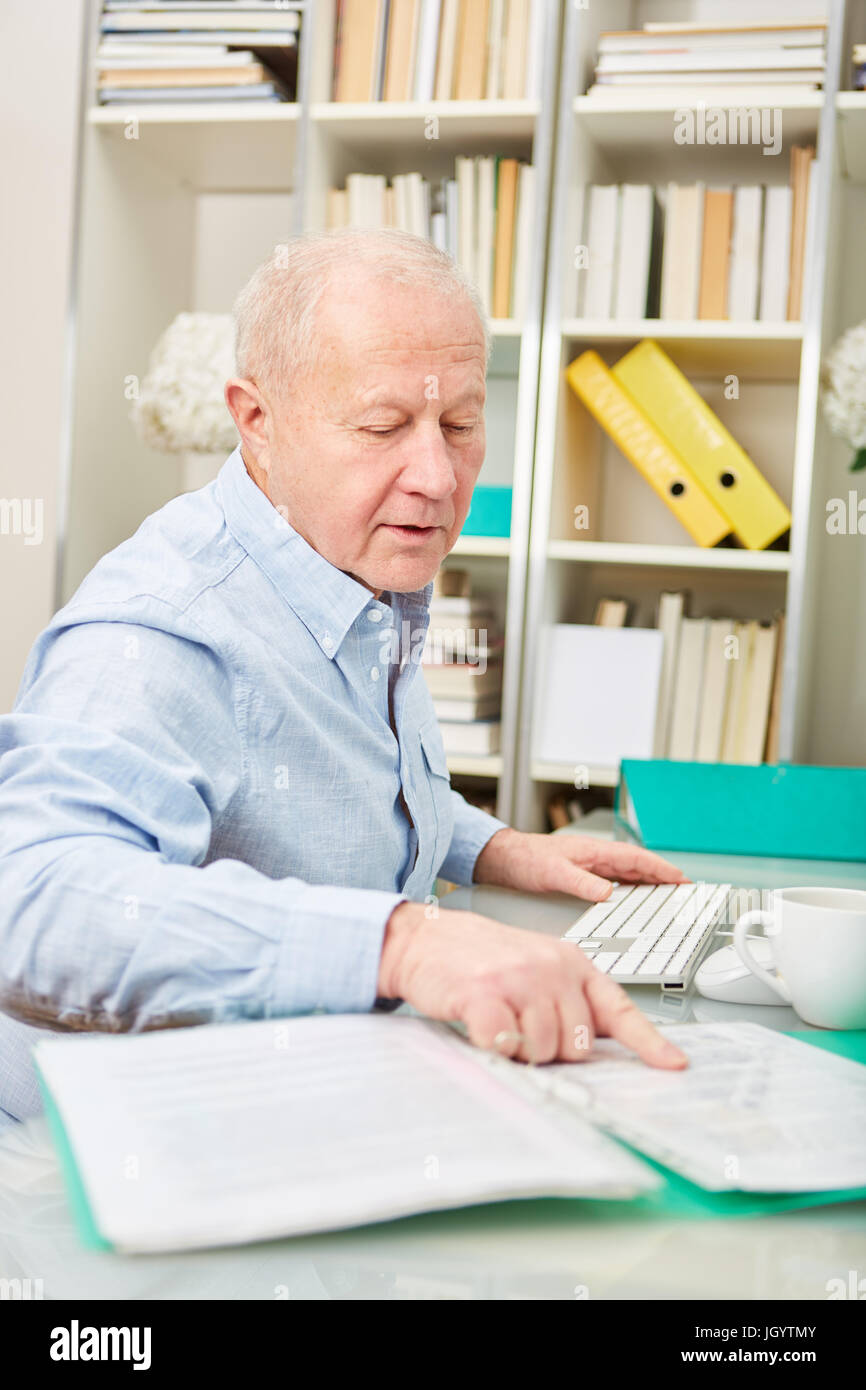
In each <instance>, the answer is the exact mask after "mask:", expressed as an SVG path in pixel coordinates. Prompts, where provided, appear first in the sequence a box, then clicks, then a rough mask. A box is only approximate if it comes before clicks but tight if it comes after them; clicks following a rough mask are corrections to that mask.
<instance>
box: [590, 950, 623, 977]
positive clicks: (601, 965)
mask: <svg viewBox="0 0 866 1390" xmlns="http://www.w3.org/2000/svg"><path fill="white" fill-rule="evenodd" d="M619 958H620V955H619V951H599V953H598V955H597V956H595V958H594V959H593V962H592V963H593V965H594V966H595V968H596V970H600V971H601V973H602V974H603V975H606V974H607V972H608V971H609V970H610V968H611V966H612V965H613V963H614V961H616V960H619Z"/></svg>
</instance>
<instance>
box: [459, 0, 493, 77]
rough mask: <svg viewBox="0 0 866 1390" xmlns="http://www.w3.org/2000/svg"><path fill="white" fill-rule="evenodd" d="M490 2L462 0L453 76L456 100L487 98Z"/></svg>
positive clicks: (486, 0) (485, 0)
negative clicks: (485, 94) (485, 90)
mask: <svg viewBox="0 0 866 1390" xmlns="http://www.w3.org/2000/svg"><path fill="white" fill-rule="evenodd" d="M488 4H489V0H461V4H460V22H459V27H458V30H457V54H456V71H455V76H454V97H455V99H456V100H457V101H481V100H483V98H484V89H485V86H486V71H487V13H488Z"/></svg>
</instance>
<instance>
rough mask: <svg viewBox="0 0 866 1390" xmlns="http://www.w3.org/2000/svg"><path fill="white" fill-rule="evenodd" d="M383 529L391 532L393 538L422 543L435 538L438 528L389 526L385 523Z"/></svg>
mask: <svg viewBox="0 0 866 1390" xmlns="http://www.w3.org/2000/svg"><path fill="white" fill-rule="evenodd" d="M385 529H386V530H387V531H391V532H392V534H393V535H395V536H400V537H401V538H402V539H403V540H409V541H424V540H428V539H429V538H430V537H431V536H435V535H436V533H437V531H439V529H440V528H439V527H438V526H391V525H388V524H387V523H386V524H385Z"/></svg>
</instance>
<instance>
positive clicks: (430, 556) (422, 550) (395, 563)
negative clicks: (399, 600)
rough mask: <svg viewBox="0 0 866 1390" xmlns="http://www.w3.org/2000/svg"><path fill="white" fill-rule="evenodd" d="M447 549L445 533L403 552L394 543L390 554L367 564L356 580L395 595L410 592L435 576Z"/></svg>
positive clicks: (421, 586) (422, 586) (421, 587)
mask: <svg viewBox="0 0 866 1390" xmlns="http://www.w3.org/2000/svg"><path fill="white" fill-rule="evenodd" d="M449 549H450V546H448V545H447V537H446V534H445V532H440V533H439V535H438V536H436V537H435V538H433V539H431V540H430V541H428V542H426V543H424V544H422V545H419V546H417V548H416V547H415V546H413V547H412V548H411V549H409V548H408V547H407V548H406V549H405V550H404V549H403V548H402V547H401V546H400V545H399V544H398V545H397V546H395V547H394V551H393V553H392V554H390V555H388V556H383V558H382V559H381V560H378V561H377V562H376V563H373V564H371V565H370V566H369V569H367V570H366V571H365V573H364V574H363V575H361V576H359V577H360V578H362V579H363V581H364V583H365V584H369V585H370V587H371V588H373V589H381V590H386V589H389V590H391V591H392V592H393V593H397V594H407V593H414V592H415V590H416V589H423V588H424V586H425V585H426V584H429V583H430V581H431V579H433V578H434V577H435V575H436V573H437V572H438V569H439V566H440V565H441V563H442V561H443V560H444V558H445V556H446V555H447V554H448V551H449Z"/></svg>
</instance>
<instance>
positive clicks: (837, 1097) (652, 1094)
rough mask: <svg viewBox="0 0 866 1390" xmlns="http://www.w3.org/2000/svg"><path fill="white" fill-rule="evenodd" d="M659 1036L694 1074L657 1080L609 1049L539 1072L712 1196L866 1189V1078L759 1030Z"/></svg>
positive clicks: (699, 1029)
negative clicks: (733, 1191) (685, 1060)
mask: <svg viewBox="0 0 866 1390" xmlns="http://www.w3.org/2000/svg"><path fill="white" fill-rule="evenodd" d="M659 1032H661V1033H663V1034H664V1036H665V1037H666V1038H670V1040H671V1041H672V1042H674V1043H676V1045H677V1047H679V1048H681V1049H682V1051H683V1052H685V1053H686V1054H687V1056H688V1058H689V1066H688V1068H687V1069H685V1070H683V1071H679V1072H673V1071H670V1072H667V1071H657V1070H655V1069H650V1068H649V1067H647V1066H645V1065H644V1064H643V1063H642V1062H640V1061H639V1060H638V1059H637V1058H636V1057H635V1056H634V1054H632V1053H630V1052H627V1051H626V1049H625V1048H624V1047H622V1045H621V1044H619V1043H617V1042H614V1041H613V1040H612V1039H607V1038H605V1039H600V1040H599V1041H597V1042H596V1044H595V1046H594V1048H593V1051H592V1053H591V1056H590V1058H589V1059H588V1060H587V1061H586V1062H584V1063H582V1064H580V1065H576V1066H573V1065H570V1064H568V1063H555V1064H552V1065H550V1066H546V1067H540V1068H534V1069H533V1070H534V1079H535V1082H536V1084H537V1085H540V1086H541V1087H543V1088H544V1089H545V1090H547V1091H548V1093H550V1094H551V1095H552V1096H554V1097H558V1098H561V1099H565V1100H568V1101H569V1102H570V1103H571V1104H573V1105H575V1106H576V1107H578V1108H579V1110H580V1111H581V1113H583V1114H584V1115H585V1117H586V1118H588V1119H591V1120H593V1121H595V1122H596V1123H598V1124H601V1125H603V1126H604V1127H605V1128H607V1129H608V1130H610V1131H611V1132H612V1133H614V1134H616V1135H618V1136H619V1138H621V1139H624V1140H626V1141H627V1142H628V1143H630V1144H633V1145H634V1147H635V1148H637V1149H639V1150H640V1151H641V1152H642V1153H645V1154H647V1155H649V1157H651V1158H654V1159H656V1160H657V1161H658V1162H660V1163H664V1164H666V1165H667V1166H668V1167H670V1168H673V1169H674V1170H675V1171H676V1172H678V1173H681V1174H683V1176H684V1177H687V1178H690V1179H691V1180H692V1181H693V1182H696V1183H700V1185H701V1186H702V1187H705V1188H709V1189H711V1190H713V1191H725V1190H728V1189H740V1190H743V1191H749V1192H817V1191H831V1190H833V1189H837V1188H849V1187H862V1186H866V1067H864V1066H861V1065H860V1064H859V1063H857V1062H852V1061H849V1060H848V1059H847V1058H845V1057H838V1056H835V1055H834V1054H832V1053H829V1052H824V1051H823V1050H821V1049H819V1048H816V1047H810V1046H809V1044H808V1043H803V1042H799V1041H798V1040H797V1039H796V1038H788V1037H785V1036H784V1035H783V1034H781V1033H776V1032H773V1031H772V1030H771V1029H769V1028H763V1027H761V1026H760V1025H759V1024H757V1023H718V1024H709V1023H705V1024H688V1023H686V1024H675V1025H671V1026H668V1027H662V1028H660V1029H659ZM510 1065H512V1066H513V1065H514V1064H513V1063H511V1064H510Z"/></svg>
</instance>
